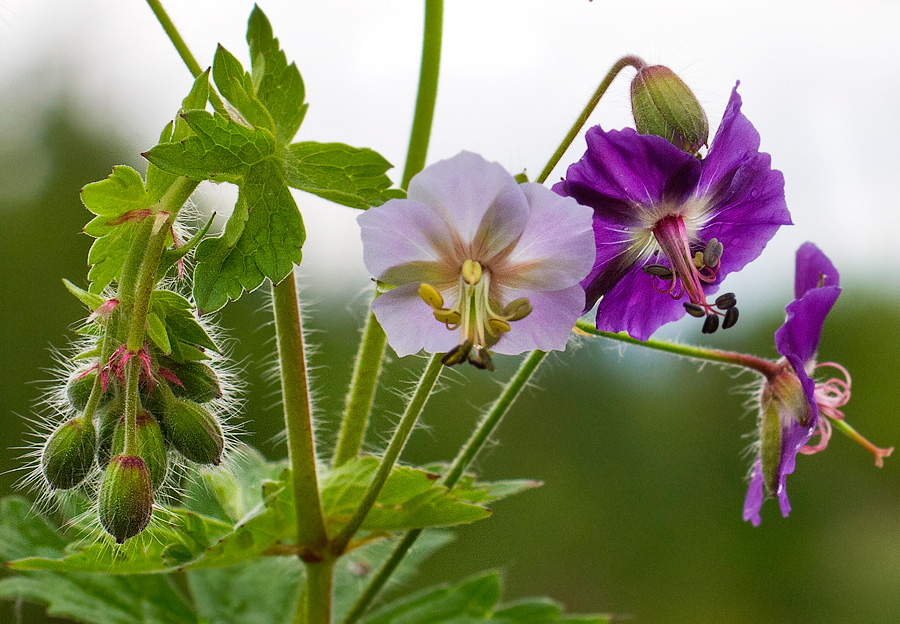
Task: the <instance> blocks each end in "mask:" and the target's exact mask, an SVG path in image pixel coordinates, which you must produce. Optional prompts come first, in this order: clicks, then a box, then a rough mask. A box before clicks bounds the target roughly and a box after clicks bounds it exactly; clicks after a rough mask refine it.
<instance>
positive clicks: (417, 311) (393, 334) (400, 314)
mask: <svg viewBox="0 0 900 624" xmlns="http://www.w3.org/2000/svg"><path fill="white" fill-rule="evenodd" d="M372 312H374V313H375V318H377V319H378V322H379V323H380V324H381V327H382V328H383V329H384V333H385V334H387V337H388V342H389V343H390V345H391V346H392V347H393V348H394V351H396V352H397V355H399V356H401V357H402V356H404V355H412V354H414V353H418V352H419V351H421V350H422V349H425V351H427V352H428V353H445V352H447V351H449V350H450V349H452V348H453V347H455V346H456V344H457V342H459V333H458V332H455V331H450V330H448V329H447V328H446V327H445V326H444V325H442V324H441V323H439V322H437V321H436V320H435V318H434V315H433V314H432V309H431V307H430V306H429V305H428V304H427V303H425V302H424V301H422V298H421V297H419V285H418V284H406V285H405V286H398V287H397V288H394V289H393V290H389V291H388V292H386V293H384V294H382V295H381V296H380V297H378V298H377V299H375V301H374V302H373V303H372Z"/></svg>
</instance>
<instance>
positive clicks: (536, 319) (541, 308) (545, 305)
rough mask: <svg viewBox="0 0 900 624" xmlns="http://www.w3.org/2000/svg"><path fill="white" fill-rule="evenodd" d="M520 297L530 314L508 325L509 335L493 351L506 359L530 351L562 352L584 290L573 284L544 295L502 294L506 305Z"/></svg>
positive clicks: (513, 291) (514, 291) (582, 302)
mask: <svg viewBox="0 0 900 624" xmlns="http://www.w3.org/2000/svg"><path fill="white" fill-rule="evenodd" d="M519 297H526V298H527V299H528V301H529V302H530V303H531V306H532V308H533V309H532V312H531V314H529V315H528V316H526V317H525V318H523V319H521V320H519V321H513V322H512V323H510V325H511V331H509V332H507V333H505V334H503V337H502V338H500V341H499V342H498V343H497V344H496V345H495V346H494V347H492V350H493V351H495V352H497V353H503V354H505V355H517V354H519V353H524V352H525V351H531V350H533V349H539V350H541V351H564V350H565V348H566V342H567V341H568V339H569V334H570V332H571V331H572V327H574V326H575V321H576V320H578V317H579V316H580V314H581V308H582V306H583V305H584V289H582V288H581V286H579V285H577V284H576V285H575V286H570V287H569V288H564V289H563V290H556V291H547V292H529V291H524V290H517V289H513V288H510V289H505V290H504V294H503V301H504V302H505V303H508V302H510V301H512V300H513V299H518V298H519Z"/></svg>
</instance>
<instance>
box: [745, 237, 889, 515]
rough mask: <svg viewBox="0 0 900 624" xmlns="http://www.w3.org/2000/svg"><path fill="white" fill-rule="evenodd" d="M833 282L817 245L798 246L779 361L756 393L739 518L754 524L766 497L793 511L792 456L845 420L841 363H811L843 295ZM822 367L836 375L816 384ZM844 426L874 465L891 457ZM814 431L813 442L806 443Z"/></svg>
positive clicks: (846, 383)
mask: <svg viewBox="0 0 900 624" xmlns="http://www.w3.org/2000/svg"><path fill="white" fill-rule="evenodd" d="M839 280H840V275H839V274H838V272H837V269H835V268H834V265H833V264H832V263H831V261H830V260H829V259H828V258H827V257H826V256H825V254H823V253H822V252H821V251H820V250H819V248H818V247H816V246H815V245H813V244H812V243H804V244H803V245H802V246H801V247H800V249H799V250H798V251H797V270H796V278H795V283H794V296H795V299H794V301H793V302H791V303H790V304H788V306H787V308H785V309H786V311H787V319H786V320H785V322H784V324H783V325H782V326H781V327H780V328H779V329H778V331H776V332H775V345H776V347H777V349H778V353H780V354H781V355H782V356H784V358H783V359H782V360H781V361H779V362H778V363H777V364H775V365H774V367H773V371H772V373H771V374H769V375H767V379H766V381H765V382H764V383H763V386H762V390H761V393H760V416H759V425H760V426H759V429H760V442H759V449H758V450H759V452H758V454H757V457H756V461H755V462H754V463H753V468H752V470H751V473H750V486H749V489H748V491H747V498H746V500H745V501H744V520H749V521H750V522H752V523H753V525H754V526H758V525H759V523H760V516H759V510H760V508H761V507H762V504H763V501H764V500H765V499H766V498H768V497H777V498H778V502H779V504H780V506H781V514H782V515H783V516H785V517H787V515H788V513H790V511H791V505H790V502H788V496H787V489H786V487H785V479H786V478H787V475H789V474H791V473H792V472H794V467H795V463H796V459H797V453H803V454H806V455H809V454H812V453H817V452H818V451H821V450H823V449H824V448H825V447H826V446H827V445H828V439H829V438H830V436H831V421H832V420H833V421H843V419H844V414H843V413H842V412H841V411H840V408H841V407H843V406H844V405H845V404H846V403H847V401H848V400H849V399H850V375H849V374H848V373H847V370H846V369H845V368H844V367H843V366H841V365H839V364H835V363H833V362H825V363H823V364H818V365H817V364H816V359H815V358H816V351H817V350H818V348H819V339H820V338H821V336H822V325H823V324H824V323H825V317H826V316H828V313H829V312H830V311H831V308H832V306H834V303H835V301H837V298H838V295H840V293H841V289H840V287H839V285H838V284H839ZM824 367H828V368H833V369H836V370H837V371H839V372H840V373H841V376H840V377H834V378H831V379H828V380H827V381H824V382H821V383H818V384H817V383H816V382H815V381H814V380H813V379H812V377H811V376H810V375H811V374H812V373H813V372H814V371H815V370H816V369H818V368H824ZM844 428H845V430H848V432H852V433H851V435H854V434H855V437H856V440H857V441H858V442H860V443H862V444H863V445H864V446H866V447H867V448H868V449H869V450H870V451H872V453H873V454H874V455H875V463H876V465H878V466H881V465H882V463H883V458H884V457H887V456H888V455H890V454H891V452H892V451H893V449H892V448H890V449H880V448H878V447H876V446H874V445H873V444H871V443H870V442H869V441H868V440H866V439H865V438H863V437H862V436H860V435H859V434H856V433H855V431H853V430H852V429H851V428H850V427H849V425H846V424H844ZM816 433H818V434H819V443H818V444H816V445H814V446H809V445H807V443H808V442H809V440H810V438H812V436H813V435H815V434H816Z"/></svg>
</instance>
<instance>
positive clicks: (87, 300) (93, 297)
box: [63, 279, 106, 312]
mask: <svg viewBox="0 0 900 624" xmlns="http://www.w3.org/2000/svg"><path fill="white" fill-rule="evenodd" d="M63 284H64V285H65V287H66V290H68V291H69V292H70V293H72V294H73V295H75V297H76V298H77V299H78V300H79V301H80V302H81V303H83V304H84V305H86V306H87V307H88V309H89V310H90V311H91V312H93V311H94V310H96V309H97V308H99V307H100V306H102V305H103V303H104V302H105V301H106V299H104V298H103V297H102V296H100V295H98V294H97V293H92V292H88V291H86V290H84V289H83V288H79V287H78V286H76V285H75V284H73V283H72V282H70V281H69V280H67V279H63Z"/></svg>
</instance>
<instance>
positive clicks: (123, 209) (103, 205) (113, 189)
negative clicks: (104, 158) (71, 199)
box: [81, 165, 152, 219]
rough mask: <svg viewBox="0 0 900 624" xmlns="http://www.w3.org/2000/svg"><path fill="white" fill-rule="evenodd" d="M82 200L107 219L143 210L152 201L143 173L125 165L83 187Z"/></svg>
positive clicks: (87, 206) (90, 208) (116, 167)
mask: <svg viewBox="0 0 900 624" xmlns="http://www.w3.org/2000/svg"><path fill="white" fill-rule="evenodd" d="M81 201H82V202H83V203H84V205H85V207H86V208H87V209H88V210H90V211H91V212H93V213H94V214H95V215H98V216H101V217H107V219H111V218H115V217H120V216H122V215H124V214H126V213H128V212H131V211H133V210H142V209H144V208H147V207H148V206H149V205H150V204H151V203H152V202H150V201H149V200H148V196H147V189H145V188H144V180H143V178H141V174H139V173H138V172H137V171H135V170H134V169H132V168H131V167H126V166H125V165H117V166H115V167H113V172H112V173H111V174H110V175H109V177H107V178H106V179H105V180H101V181H100V182H92V183H90V184H88V185H86V186H85V187H84V188H83V189H81Z"/></svg>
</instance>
